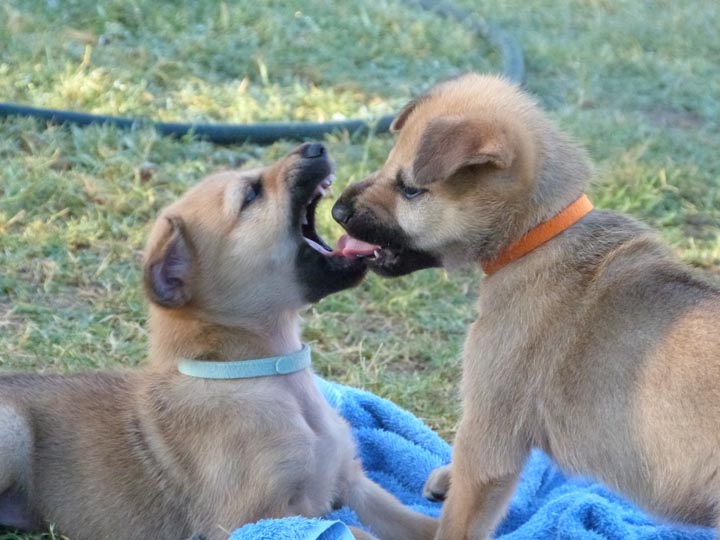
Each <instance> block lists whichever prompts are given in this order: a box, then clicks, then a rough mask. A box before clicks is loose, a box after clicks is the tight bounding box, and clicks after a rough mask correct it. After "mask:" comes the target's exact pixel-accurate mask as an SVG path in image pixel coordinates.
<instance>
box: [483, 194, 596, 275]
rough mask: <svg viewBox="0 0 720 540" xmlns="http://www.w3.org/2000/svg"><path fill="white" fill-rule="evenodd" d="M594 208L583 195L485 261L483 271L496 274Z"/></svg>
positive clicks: (573, 223)
mask: <svg viewBox="0 0 720 540" xmlns="http://www.w3.org/2000/svg"><path fill="white" fill-rule="evenodd" d="M592 209H593V205H592V203H591V202H590V199H588V197H587V195H581V196H580V197H579V198H578V199H577V200H576V201H575V202H574V203H572V204H571V205H570V206H568V207H566V208H565V209H564V210H562V211H561V212H560V213H559V214H557V215H555V216H553V217H551V218H550V219H548V220H547V221H544V222H543V223H541V224H540V225H538V226H537V227H535V228H534V229H530V230H529V231H528V232H527V233H526V234H525V236H523V237H522V238H521V239H520V240H518V241H517V242H515V243H514V244H512V245H511V246H510V247H508V248H507V249H505V250H503V251H502V252H500V255H498V256H497V257H496V258H495V259H494V260H492V261H490V262H487V263H483V264H482V269H483V271H484V272H485V273H486V274H487V275H490V274H494V273H495V272H497V271H498V270H500V269H501V268H502V267H503V266H505V265H508V264H510V263H511V262H513V261H516V260H517V259H519V258H520V257H522V256H524V255H527V254H528V253H530V252H531V251H532V250H533V249H535V248H537V247H539V246H541V245H543V244H544V243H545V242H547V241H548V240H550V239H551V238H554V237H556V236H557V235H558V234H560V233H561V232H563V231H564V230H566V229H568V228H570V227H571V226H573V225H575V223H577V222H578V221H580V219H582V218H583V217H585V216H586V215H587V214H588V213H590V210H592Z"/></svg>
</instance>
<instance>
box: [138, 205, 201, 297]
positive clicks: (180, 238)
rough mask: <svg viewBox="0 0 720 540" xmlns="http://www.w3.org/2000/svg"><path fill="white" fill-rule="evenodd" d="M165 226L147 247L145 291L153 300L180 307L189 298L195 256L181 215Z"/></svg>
mask: <svg viewBox="0 0 720 540" xmlns="http://www.w3.org/2000/svg"><path fill="white" fill-rule="evenodd" d="M166 225H167V226H166V229H165V230H164V231H163V232H162V233H160V237H159V239H158V240H157V241H156V242H154V243H153V244H152V245H150V246H149V247H148V253H147V254H146V257H145V268H144V281H145V290H146V291H147V293H148V296H149V297H150V300H151V301H153V302H154V303H156V304H158V305H160V306H163V307H166V308H179V307H182V306H184V305H185V304H187V303H188V302H189V301H190V298H191V283H190V280H191V277H192V270H193V255H192V249H191V246H190V243H189V241H188V238H187V235H186V233H185V223H184V222H183V220H182V219H180V218H179V217H169V218H167V224H166Z"/></svg>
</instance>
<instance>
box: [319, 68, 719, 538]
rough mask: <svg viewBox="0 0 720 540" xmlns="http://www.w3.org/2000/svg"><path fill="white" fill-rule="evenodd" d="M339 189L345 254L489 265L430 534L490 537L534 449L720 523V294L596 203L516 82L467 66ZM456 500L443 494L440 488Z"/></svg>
mask: <svg viewBox="0 0 720 540" xmlns="http://www.w3.org/2000/svg"><path fill="white" fill-rule="evenodd" d="M392 130H393V131H396V132H398V138H397V142H396V144H395V146H394V147H393V149H392V150H391V152H390V154H389V156H388V158H387V161H386V162H385V164H384V165H383V167H382V168H381V169H380V170H378V171H377V172H375V173H373V174H372V175H371V176H370V177H369V178H367V179H366V180H364V181H362V182H360V183H358V184H355V185H352V186H350V187H348V188H347V189H346V191H345V192H344V193H343V195H342V196H341V197H340V199H339V200H338V201H337V203H336V204H335V207H334V208H333V216H334V217H335V218H336V220H337V221H338V222H340V223H341V224H342V225H343V226H344V228H345V229H346V230H347V232H348V233H349V235H350V236H349V237H348V238H346V239H345V240H344V241H343V246H344V247H345V249H346V250H347V251H348V252H349V253H353V254H355V255H363V256H366V257H368V261H369V264H370V266H371V268H373V269H374V270H375V271H376V272H378V273H380V274H382V275H386V276H395V275H401V274H404V273H408V272H412V271H415V270H418V269H421V268H427V267H430V266H439V265H445V266H455V265H457V264H462V263H467V262H472V263H477V264H479V265H480V266H481V267H482V268H483V269H484V271H485V273H486V274H487V278H486V279H485V280H484V282H483V284H482V287H481V290H480V296H479V301H478V318H477V320H476V321H475V322H474V323H473V325H472V326H471V328H470V330H469V333H468V335H467V338H466V341H465V346H464V353H463V381H462V397H463V414H462V420H461V422H460V425H459V429H458V432H457V437H456V439H455V448H454V456H453V464H452V475H451V474H450V469H442V470H439V471H436V472H435V474H433V476H432V477H431V478H430V480H429V482H428V485H427V486H426V490H427V493H429V494H433V495H434V496H435V497H436V498H444V497H445V495H447V498H446V502H445V505H444V508H443V512H442V517H441V524H440V530H439V533H438V536H437V537H436V538H437V539H438V540H480V539H485V538H488V537H489V536H490V535H491V534H492V532H493V530H494V528H495V526H496V525H497V523H498V521H499V520H500V519H501V518H502V517H503V515H504V512H505V509H506V506H507V503H508V501H509V499H510V496H511V495H512V493H513V490H514V487H515V485H516V482H517V479H518V474H519V473H520V470H521V469H522V466H523V463H524V461H525V459H526V458H527V456H528V453H529V451H530V449H531V448H533V447H539V448H542V449H543V450H544V451H546V452H547V453H549V454H550V455H551V456H552V457H553V458H554V459H555V460H556V461H557V462H558V463H559V464H560V465H561V466H562V467H563V468H565V469H566V470H567V471H569V472H573V473H579V474H587V475H594V476H595V477H597V478H598V479H600V480H602V481H604V482H605V483H606V484H608V485H609V486H610V487H612V488H614V489H617V490H618V491H620V492H622V493H624V494H625V495H626V496H628V497H630V498H632V499H634V500H635V501H637V502H638V503H639V504H640V505H642V506H644V507H645V508H646V509H648V510H649V511H651V512H654V513H655V514H657V515H658V516H661V517H664V518H667V519H671V520H679V521H684V522H689V523H696V524H708V525H714V526H716V527H717V526H718V525H719V524H720V474H718V470H719V469H720V450H719V449H720V332H719V331H718V329H719V328H720V290H718V289H717V288H716V287H714V286H712V285H711V284H709V283H708V282H706V281H704V280H703V279H701V278H699V277H697V276H695V275H694V274H693V272H691V271H690V269H689V268H687V267H686V266H685V265H683V264H681V263H679V262H677V261H676V260H674V258H673V256H672V255H671V254H670V253H669V250H668V249H667V248H666V247H665V246H664V245H663V244H662V242H660V241H659V240H658V238H657V237H656V235H655V234H654V233H653V232H652V231H650V230H649V229H648V228H647V227H646V226H644V225H643V224H641V223H639V222H637V221H636V220H634V219H632V218H629V217H626V216H622V215H619V214H616V213H612V212H605V211H598V210H592V205H591V204H590V202H589V200H588V199H587V197H586V196H585V195H584V194H583V193H584V191H585V189H586V187H587V184H588V182H589V180H590V177H591V166H590V163H589V161H588V159H587V158H586V155H585V153H584V152H583V151H582V150H581V149H580V148H579V147H578V146H576V145H575V144H573V143H572V142H571V141H570V140H569V139H568V138H567V137H566V136H565V135H563V134H562V133H561V132H560V131H559V130H558V128H557V127H556V126H555V125H554V124H553V123H552V122H551V121H550V120H549V119H548V118H547V117H546V116H545V115H544V114H543V112H542V111H541V110H540V109H539V108H538V106H537V105H536V103H535V102H534V100H533V99H532V98H530V97H529V96H528V95H527V94H525V93H523V92H522V91H521V90H519V89H518V88H517V87H516V86H514V85H512V84H510V83H508V82H506V81H504V80H502V79H499V78H496V77H487V76H480V75H476V74H469V75H466V76H463V77H459V78H457V79H454V80H451V81H448V82H445V83H442V84H439V85H437V86H435V87H434V88H432V89H431V90H430V91H429V92H428V93H427V94H425V95H424V96H422V97H420V98H418V99H416V100H414V101H412V102H411V103H410V104H408V105H407V106H406V107H405V109H404V110H403V111H402V112H401V113H400V115H399V116H398V117H397V118H396V119H395V121H394V123H393V125H392ZM446 492H447V493H446Z"/></svg>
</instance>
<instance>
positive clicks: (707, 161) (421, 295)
mask: <svg viewBox="0 0 720 540" xmlns="http://www.w3.org/2000/svg"><path fill="white" fill-rule="evenodd" d="M459 3H461V4H462V3H464V4H465V5H466V6H467V7H471V8H472V6H473V5H474V4H475V2H472V1H471V0H460V1H459ZM357 4H358V3H356V2H350V1H343V2H329V1H322V0H307V1H303V2H299V1H298V2H293V3H290V4H289V3H287V2H241V3H233V2H218V1H206V2H189V1H188V2H151V1H150V0H134V1H126V0H122V1H120V0H111V1H105V0H100V1H95V0H93V1H91V0H67V1H58V0H54V1H53V0H50V1H48V0H42V1H40V0H10V1H9V2H4V3H3V5H2V6H1V7H0V96H2V99H3V100H5V101H9V102H16V103H22V104H31V105H36V106H48V107H60V108H69V109H76V110H83V111H89V112H97V113H109V114H118V115H129V116H147V117H152V118H156V119H163V120H188V121H190V120H207V121H222V122H246V121H264V120H313V121H321V120H329V119H339V118H351V117H368V118H374V117H377V116H379V115H382V114H385V113H388V112H391V111H395V110H397V109H398V107H400V106H401V105H402V104H403V103H404V102H405V101H406V100H407V99H408V98H409V97H410V96H412V95H414V94H416V93H418V92H420V91H422V90H423V89H424V88H426V87H428V86H429V85H430V84H432V83H433V82H434V81H436V80H439V79H442V78H446V77H449V76H452V75H454V74H457V73H459V72H462V71H466V70H468V69H471V68H475V69H479V70H491V71H492V70H497V69H498V67H499V65H500V60H499V58H498V57H497V55H496V54H495V53H494V52H493V51H491V50H490V49H489V48H488V46H487V44H485V43H483V42H482V41H478V40H476V39H475V38H474V37H473V35H472V34H470V33H469V32H468V31H466V30H465V29H464V28H463V27H461V26H459V25H458V24H456V23H453V22H447V21H444V20H442V19H439V18H437V17H435V16H432V15H428V14H426V13H423V12H417V11H414V10H407V9H406V8H405V7H404V5H403V4H402V2H401V1H399V0H396V1H378V2H374V3H372V4H365V3H360V4H361V5H357ZM493 4H494V5H485V7H484V11H483V13H482V15H484V16H486V17H487V18H489V19H491V20H492V21H494V22H496V23H498V24H500V25H502V26H503V27H504V28H505V29H506V30H507V31H509V32H510V33H512V34H513V35H514V36H516V37H517V38H518V39H519V40H520V42H521V44H522V46H523V48H524V51H525V54H526V63H527V68H528V73H527V84H526V88H527V89H528V90H530V91H532V92H534V93H536V94H537V95H538V97H539V99H540V101H541V102H542V103H543V104H544V106H545V107H546V108H548V109H549V110H550V111H551V114H552V115H553V117H554V118H555V119H556V120H557V121H558V122H559V123H560V124H561V125H562V126H563V127H564V128H565V129H566V130H567V131H569V132H570V133H571V134H572V135H573V136H574V137H575V138H577V139H578V140H579V141H581V142H582V143H583V144H585V145H586V146H587V147H588V149H589V151H590V153H591V155H592V156H593V158H594V159H595V161H596V163H597V167H598V175H597V181H596V183H595V184H594V186H593V187H592V189H591V195H592V198H593V199H594V201H595V202H596V205H597V206H600V207H605V208H612V209H617V210H620V211H623V212H628V213H630V214H633V215H635V216H637V217H639V218H641V219H644V220H646V221H647V222H649V223H650V224H652V225H653V226H655V227H657V228H658V229H659V230H660V232H661V233H662V235H663V236H664V237H665V238H666V239H667V241H668V242H669V243H670V244H672V246H673V247H674V248H675V249H676V250H677V252H678V254H679V256H680V257H682V258H683V259H685V260H686V261H688V262H689V263H691V264H693V265H695V266H698V267H700V268H703V269H705V270H706V271H707V273H708V275H710V276H714V278H717V276H718V275H720V152H718V147H719V146H720V145H719V144H718V142H720V124H718V121H717V119H718V118H720V78H718V77H717V63H716V61H715V59H717V58H718V57H720V36H719V35H718V33H717V32H716V29H717V28H718V27H720V4H717V3H716V2H710V1H698V2H688V3H683V2H671V1H653V2H650V1H647V2H638V1H635V0H623V1H616V0H613V1H609V0H605V1H603V0H586V1H580V0H575V1H571V2H563V3H559V2H553V1H551V0H541V1H539V2H534V3H527V2H523V1H520V0H508V1H506V2H495V3H493ZM561 4H562V5H561ZM326 142H327V144H328V146H329V147H330V150H331V152H332V154H333V156H334V157H335V160H336V161H337V164H338V178H339V182H338V185H337V186H336V188H335V190H336V191H335V192H336V194H337V193H339V192H340V190H341V189H342V188H343V187H344V186H345V185H346V184H347V183H349V182H353V181H356V180H359V179H361V178H363V177H364V176H365V175H366V174H367V173H368V172H369V171H372V170H373V169H375V168H376V167H377V166H379V165H380V164H381V163H382V161H383V160H384V157H385V155H386V154H387V151H388V150H389V148H390V147H391V145H392V139H391V138H390V137H388V136H383V137H376V138H371V139H366V138H350V137H348V136H347V135H342V134H339V135H335V136H332V137H329V138H328V140H327V141H326ZM292 146H294V143H285V142H281V143H277V144H275V145H272V146H270V147H264V148H263V147H255V146H249V145H244V146H234V147H215V146H212V145H210V144H207V143H204V142H200V141H195V140H191V139H188V140H182V141H177V140H168V139H162V138H159V137H158V136H157V135H156V134H155V133H154V132H153V131H151V130H148V129H138V130H136V131H132V132H122V131H118V130H116V129H112V128H108V127H99V126H95V127H91V128H87V129H76V128H73V129H62V128H57V127H47V126H46V125H44V124H43V123H41V122H35V121H31V120H20V119H8V120H2V121H0V159H1V160H2V163H3V166H2V168H0V268H2V271H1V272H0V366H1V367H2V368H3V369H10V370H31V371H39V372H45V371H47V372H50V371H53V372H69V371H79V370H87V369H93V368H112V367H119V366H133V365H136V364H138V363H139V362H142V361H143V357H144V354H145V352H144V351H145V346H146V338H147V331H146V326H145V323H146V306H145V303H144V299H143V297H142V294H141V291H140V287H139V283H138V269H139V260H140V252H141V249H142V246H143V243H144V239H145V235H146V233H147V231H148V223H149V222H150V221H151V220H152V219H153V218H154V216H155V215H156V214H157V212H158V210H159V209H160V208H161V207H162V206H163V205H164V204H166V203H168V202H170V201H172V200H173V199H174V198H175V197H176V196H177V195H179V194H180V193H181V192H182V191H183V190H185V189H186V188H187V187H188V186H190V185H192V184H193V183H194V182H196V181H197V180H198V179H199V178H200V177H202V176H203V175H204V174H206V173H208V172H210V171H214V170H217V169H221V168H227V167H235V166H239V165H243V164H247V165H252V164H254V163H259V162H269V161H271V160H273V159H275V158H277V157H279V156H280V155H282V154H283V153H285V152H286V151H287V150H288V149H290V148H291V147H292ZM329 208H330V201H327V202H325V203H323V206H321V208H320V225H321V228H322V231H323V233H324V235H325V236H326V237H332V236H337V235H338V234H339V232H340V231H339V229H338V227H337V226H336V225H334V224H333V223H332V220H331V219H330V216H329ZM479 283H480V278H479V274H478V272H473V271H466V272H459V273H452V274H446V273H445V272H442V271H424V272H419V273H417V274H415V275H412V276H408V277H405V278H402V279H398V280H382V279H379V278H377V277H375V276H371V277H370V278H369V279H368V280H366V281H365V283H363V284H362V285H361V286H360V287H359V288H357V289H355V290H352V291H348V292H345V293H342V294H338V295H335V296H333V297H330V298H327V299H325V300H323V301H322V302H321V303H320V304H318V305H316V306H313V307H311V308H310V309H309V310H308V313H307V316H306V318H305V319H306V333H305V335H306V338H307V339H308V340H309V341H311V342H313V343H314V344H315V345H314V349H315V351H316V366H317V370H318V371H319V372H320V373H321V374H323V375H325V376H327V377H329V378H331V379H333V380H337V381H340V382H344V383H348V384H352V385H356V386H361V387H364V388H367V389H370V390H372V391H374V392H376V393H378V394H380V395H382V396H385V397H387V398H390V399H392V400H394V401H396V402H397V403H399V404H400V405H402V406H403V407H406V408H408V409H410V410H412V411H413V412H415V413H416V414H418V415H419V416H421V417H422V418H424V419H425V420H426V421H427V422H428V423H429V424H430V425H432V426H433V427H434V428H436V429H437V430H438V431H439V432H440V433H441V434H442V435H443V436H444V437H446V438H448V439H451V437H452V434H453V431H454V426H455V422H456V420H457V413H458V403H457V399H456V386H457V382H458V378H459V369H458V361H457V357H458V353H459V350H460V346H461V343H462V337H463V334H464V331H465V327H466V326H467V324H468V323H469V322H470V321H471V320H472V318H473V303H474V298H475V296H476V289H477V286H478V285H479ZM11 538H13V539H14V538H16V537H15V536H12V535H11V536H7V535H2V534H0V539H1V540H5V539H8V540H9V539H11ZM17 538H26V537H23V536H21V537H17ZM33 538H39V537H33ZM45 538H51V536H47V537H45Z"/></svg>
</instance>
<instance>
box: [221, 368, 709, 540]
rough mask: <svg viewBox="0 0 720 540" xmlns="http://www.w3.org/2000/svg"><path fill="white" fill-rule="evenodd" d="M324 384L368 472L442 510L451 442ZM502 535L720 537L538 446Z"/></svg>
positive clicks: (292, 531) (270, 538) (659, 539)
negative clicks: (655, 513)
mask: <svg viewBox="0 0 720 540" xmlns="http://www.w3.org/2000/svg"><path fill="white" fill-rule="evenodd" d="M318 385H319V387H320V389H321V390H322V392H323V394H324V395H325V397H326V398H327V400H328V401H329V402H330V404H331V405H332V406H333V407H334V408H335V409H337V410H338V411H339V412H340V414H341V415H342V416H343V417H344V418H346V419H347V421H348V422H349V423H350V424H351V426H352V428H353V434H354V436H355V438H356V440H357V444H358V447H359V451H360V456H361V458H362V461H363V464H364V466H365V470H366V471H367V474H368V476H370V477H371V478H372V479H373V480H375V481H376V482H378V483H379V484H381V485H382V486H384V487H385V488H386V489H387V490H388V491H390V492H392V493H393V494H395V496H396V497H398V498H399V499H400V500H401V501H402V502H403V503H404V504H406V505H407V506H409V507H410V508H413V509H415V510H417V511H419V512H423V513H425V514H428V515H431V516H438V515H439V513H440V508H441V506H440V504H437V503H431V502H429V501H427V500H425V499H423V498H422V495H421V493H422V487H423V484H424V483H425V480H426V479H427V477H428V474H429V473H430V471H431V470H433V469H434V468H435V467H438V466H440V465H443V464H445V463H448V462H449V461H450V453H451V449H450V446H449V445H448V444H447V443H446V442H444V441H443V440H442V439H440V437H438V436H437V435H436V434H435V433H433V432H432V431H431V430H430V429H429V428H428V427H427V426H426V425H425V424H423V423H422V422H421V421H420V420H419V419H417V418H416V417H414V416H413V415H411V414H410V413H408V412H407V411H404V410H402V409H400V408H399V407H397V406H396V405H394V404H392V403H391V402H389V401H387V400H384V399H381V398H379V397H377V396H375V395H373V394H370V393H368V392H364V391H362V390H357V389H354V388H349V387H346V386H340V385H337V384H333V383H330V382H327V381H324V380H322V379H319V378H318ZM345 524H348V525H356V526H360V525H361V524H360V523H359V522H358V520H357V517H356V516H355V514H354V513H353V512H352V511H351V510H350V509H348V508H342V509H340V510H338V511H335V512H333V513H331V514H329V515H328V516H325V519H306V518H302V517H289V518H284V519H276V520H264V521H260V522H258V523H253V524H250V525H246V526H244V527H242V528H241V529H238V530H237V531H235V533H233V535H232V536H231V539H230V540H250V539H252V540H352V538H353V537H352V535H351V534H350V532H349V531H348V529H347V527H346V526H345ZM495 536H496V538H498V539H501V540H531V539H532V540H545V539H548V540H549V539H560V540H565V539H567V540H571V539H572V540H600V539H610V540H711V539H713V538H715V535H714V533H713V532H712V531H711V530H709V529H702V528H698V527H681V526H677V525H667V524H660V523H658V522H657V521H656V520H654V519H651V518H650V517H648V516H647V515H646V514H645V513H643V512H641V511H640V510H638V509H637V507H635V506H634V505H632V504H630V503H628V502H627V501H625V500H623V498H622V497H619V496H618V495H616V494H614V493H612V492H610V491H609V490H608V489H606V488H604V487H603V486H601V485H600V484H598V483H596V482H592V481H589V480H585V479H579V478H567V477H566V476H565V475H563V473H561V472H560V471H559V470H558V468H557V467H556V466H555V465H554V464H553V462H552V461H551V460H550V459H549V458H548V457H547V456H546V455H545V454H543V453H541V452H539V451H535V452H533V453H532V455H531V456H530V459H529V460H528V463H527V464H526V466H525V470H524V471H523V474H522V478H521V481H520V485H519V487H518V489H517V491H516V493H515V496H514V498H513V501H512V503H511V505H510V510H509V512H508V515H507V516H506V518H505V520H504V521H503V522H502V523H501V525H500V526H499V528H498V530H497V532H496V535H495ZM408 540H412V539H410V538H409V539H408Z"/></svg>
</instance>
